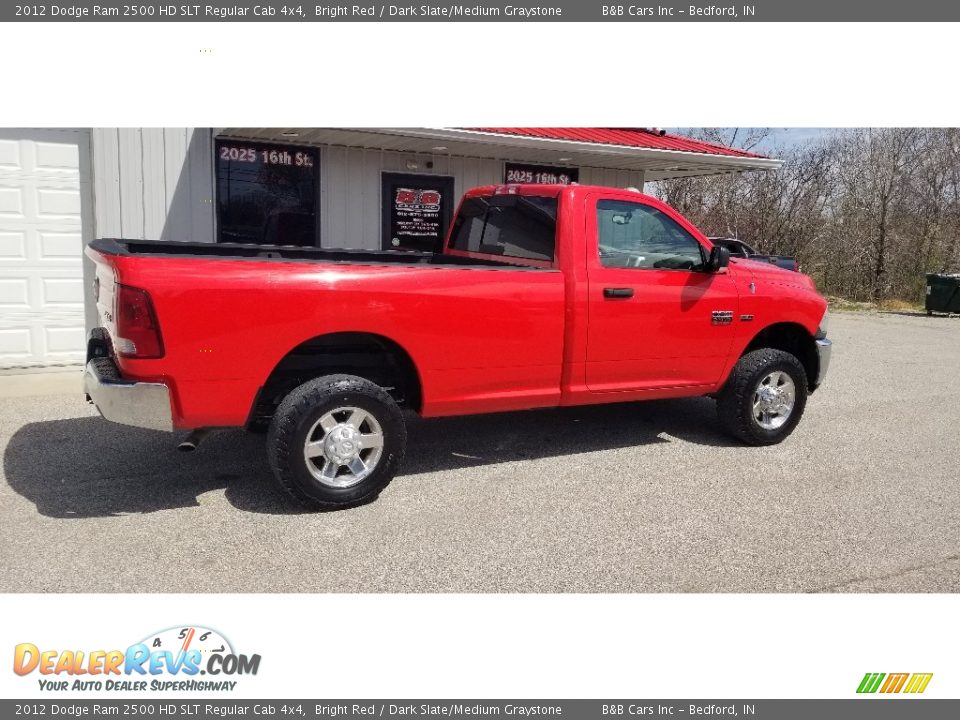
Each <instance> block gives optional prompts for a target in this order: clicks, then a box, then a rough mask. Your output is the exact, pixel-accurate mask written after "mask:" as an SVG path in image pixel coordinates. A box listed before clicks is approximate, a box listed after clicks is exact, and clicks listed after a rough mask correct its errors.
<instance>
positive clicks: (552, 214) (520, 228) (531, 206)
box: [449, 195, 557, 262]
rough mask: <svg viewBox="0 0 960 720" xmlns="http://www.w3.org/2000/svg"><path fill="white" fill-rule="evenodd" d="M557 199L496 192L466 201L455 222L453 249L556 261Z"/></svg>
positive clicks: (451, 247)
mask: <svg viewBox="0 0 960 720" xmlns="http://www.w3.org/2000/svg"><path fill="white" fill-rule="evenodd" d="M556 235H557V199H556V198H546V197H533V196H530V195H493V196H491V197H476V198H470V199H469V200H466V201H464V203H463V205H462V206H461V208H460V212H459V213H458V214H457V219H456V221H455V222H454V224H453V233H452V234H451V236H450V246H449V247H450V249H451V250H464V251H467V252H474V253H485V254H487V255H500V256H503V257H510V258H519V259H523V260H545V261H547V262H553V259H554V250H555V247H556Z"/></svg>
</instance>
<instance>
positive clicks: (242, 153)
mask: <svg viewBox="0 0 960 720" xmlns="http://www.w3.org/2000/svg"><path fill="white" fill-rule="evenodd" d="M216 152H217V240H218V242H236V243H261V244H266V245H306V246H312V245H317V244H318V243H317V238H318V236H317V199H318V197H319V194H320V192H319V190H320V176H319V169H320V162H319V153H318V151H317V149H316V148H308V147H302V146H297V145H273V144H266V143H255V142H246V141H243V140H217V143H216Z"/></svg>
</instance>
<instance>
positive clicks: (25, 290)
mask: <svg viewBox="0 0 960 720" xmlns="http://www.w3.org/2000/svg"><path fill="white" fill-rule="evenodd" d="M88 142H89V136H88V134H87V133H86V132H85V131H82V130H7V129H0V368H3V369H6V368H11V367H39V366H46V365H67V364H72V363H77V362H82V360H83V357H84V318H83V265H82V250H83V240H82V232H81V218H80V205H81V200H80V199H81V169H80V157H81V153H86V152H87V147H88V145H87V143H88ZM82 180H83V182H84V183H86V182H87V180H88V179H87V178H82Z"/></svg>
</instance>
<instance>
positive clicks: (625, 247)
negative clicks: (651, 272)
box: [597, 200, 704, 270]
mask: <svg viewBox="0 0 960 720" xmlns="http://www.w3.org/2000/svg"><path fill="white" fill-rule="evenodd" d="M597 237H598V240H599V244H600V264H601V265H603V266H604V267H615V268H638V269H651V268H655V269H663V270H695V269H697V268H699V267H701V266H702V265H703V262H704V258H703V249H702V247H701V245H700V243H699V242H697V240H696V238H694V237H693V235H691V234H690V233H688V232H687V231H686V230H684V229H683V228H682V227H680V225H678V224H677V223H676V221H674V220H673V218H671V217H670V216H669V215H666V214H664V213H662V212H660V211H659V210H657V209H656V208H654V207H650V206H649V205H643V204H641V203H633V202H626V201H623V200H600V201H599V202H598V203H597Z"/></svg>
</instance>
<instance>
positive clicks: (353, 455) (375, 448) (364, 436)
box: [303, 407, 383, 488]
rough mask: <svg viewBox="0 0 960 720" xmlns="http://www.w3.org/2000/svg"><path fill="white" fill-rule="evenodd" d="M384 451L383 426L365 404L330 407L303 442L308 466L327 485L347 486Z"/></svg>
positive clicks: (367, 471)
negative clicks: (334, 408)
mask: <svg viewBox="0 0 960 720" xmlns="http://www.w3.org/2000/svg"><path fill="white" fill-rule="evenodd" d="M381 455H383V430H382V429H381V428H380V423H379V422H377V419H376V418H375V417H374V416H373V415H372V414H371V413H369V412H367V411H366V410H364V409H363V408H358V407H342V408H337V409H336V410H331V411H330V412H328V413H326V414H325V415H324V416H323V417H321V418H320V419H319V420H317V422H315V423H314V424H313V427H311V428H310V432H308V433H307V439H306V442H305V443H304V446H303V457H304V459H305V460H306V462H307V469H308V470H309V471H310V474H311V475H313V477H314V478H316V480H317V481H318V482H320V483H322V484H324V485H327V486H328V487H335V488H348V487H352V486H353V485H356V484H357V483H359V482H361V481H362V480H363V479H364V478H366V477H367V476H368V475H369V474H370V473H372V472H373V471H374V469H375V468H376V467H377V463H378V462H380V457H381Z"/></svg>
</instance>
